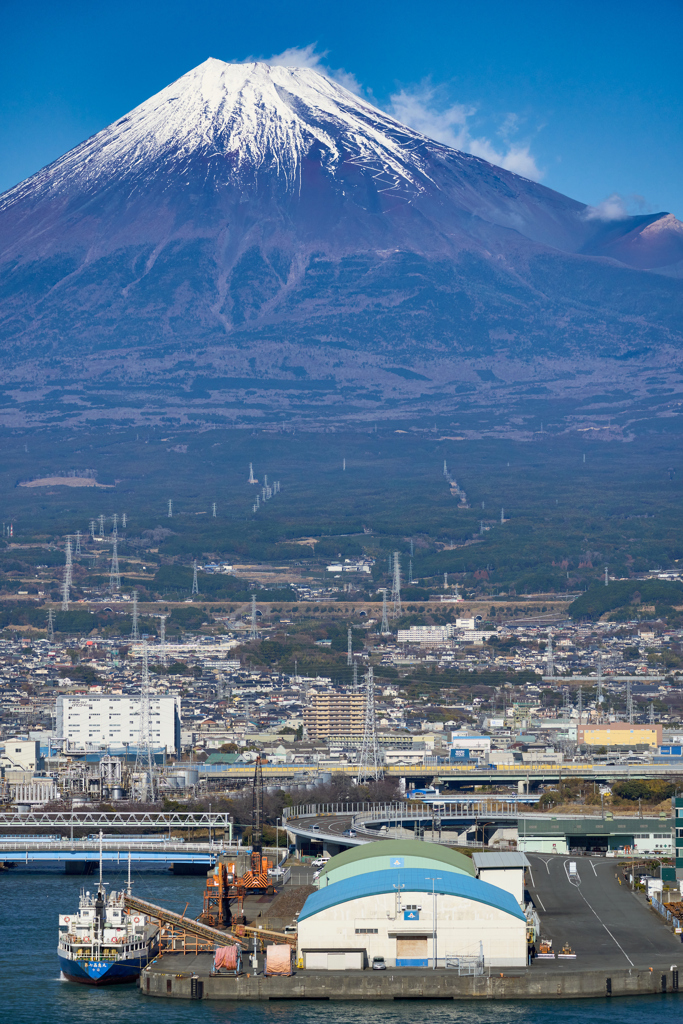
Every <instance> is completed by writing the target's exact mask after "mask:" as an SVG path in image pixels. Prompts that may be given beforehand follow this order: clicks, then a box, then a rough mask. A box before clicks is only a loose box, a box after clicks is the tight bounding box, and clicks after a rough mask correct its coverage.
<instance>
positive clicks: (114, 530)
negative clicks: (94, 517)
mask: <svg viewBox="0 0 683 1024" xmlns="http://www.w3.org/2000/svg"><path fill="white" fill-rule="evenodd" d="M111 520H112V524H113V525H112V528H111V532H112V533H113V534H114V536H115V537H118V535H119V517H118V515H117V513H116V512H114V515H113V516H112V517H111Z"/></svg>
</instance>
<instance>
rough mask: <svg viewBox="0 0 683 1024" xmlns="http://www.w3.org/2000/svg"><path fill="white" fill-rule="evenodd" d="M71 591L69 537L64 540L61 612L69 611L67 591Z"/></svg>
mask: <svg viewBox="0 0 683 1024" xmlns="http://www.w3.org/2000/svg"><path fill="white" fill-rule="evenodd" d="M70 590H71V537H67V538H66V562H65V564H64V582H63V583H62V611H63V612H68V610H69V591H70Z"/></svg>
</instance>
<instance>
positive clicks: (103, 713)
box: [55, 695, 180, 754]
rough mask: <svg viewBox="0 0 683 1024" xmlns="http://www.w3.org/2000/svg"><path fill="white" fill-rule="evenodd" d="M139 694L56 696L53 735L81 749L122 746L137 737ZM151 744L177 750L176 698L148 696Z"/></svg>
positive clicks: (157, 748)
mask: <svg viewBox="0 0 683 1024" xmlns="http://www.w3.org/2000/svg"><path fill="white" fill-rule="evenodd" d="M140 719H141V715H140V698H139V697H69V696H65V695H62V696H60V697H58V698H57V721H56V723H55V725H56V728H55V732H56V737H57V739H59V740H63V741H64V743H65V746H66V747H67V749H68V748H75V749H81V750H87V749H88V748H90V749H98V748H102V747H119V748H124V747H126V746H128V747H132V748H137V746H138V742H139V739H140ZM150 725H151V733H152V736H151V739H152V746H153V747H154V749H155V750H160V749H165V750H166V753H167V754H171V753H175V754H178V753H180V697H154V696H150Z"/></svg>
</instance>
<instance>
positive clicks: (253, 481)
mask: <svg viewBox="0 0 683 1024" xmlns="http://www.w3.org/2000/svg"><path fill="white" fill-rule="evenodd" d="M249 483H250V484H257V483H258V480H257V479H256V477H255V476H254V463H253V462H250V463H249Z"/></svg>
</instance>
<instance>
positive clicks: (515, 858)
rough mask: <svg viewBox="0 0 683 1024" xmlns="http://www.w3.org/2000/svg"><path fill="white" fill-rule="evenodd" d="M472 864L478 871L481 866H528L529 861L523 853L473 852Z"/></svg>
mask: <svg viewBox="0 0 683 1024" xmlns="http://www.w3.org/2000/svg"><path fill="white" fill-rule="evenodd" d="M472 860H473V861H474V866H475V868H476V869H477V871H479V870H480V869H481V868H501V869H502V868H522V869H523V868H528V867H529V861H528V860H527V859H526V854H524V853H515V852H514V851H513V852H510V853H501V852H497V853H473V854H472Z"/></svg>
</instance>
